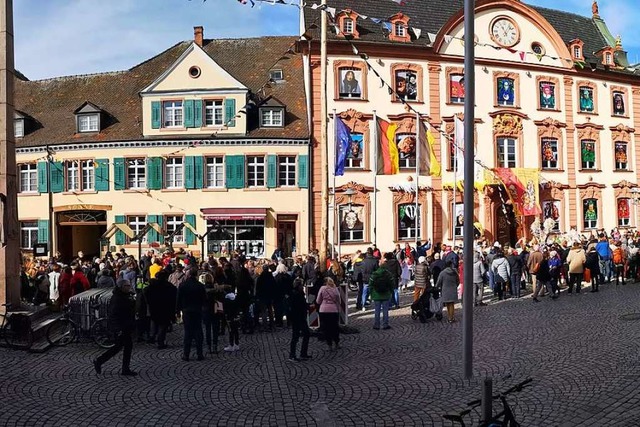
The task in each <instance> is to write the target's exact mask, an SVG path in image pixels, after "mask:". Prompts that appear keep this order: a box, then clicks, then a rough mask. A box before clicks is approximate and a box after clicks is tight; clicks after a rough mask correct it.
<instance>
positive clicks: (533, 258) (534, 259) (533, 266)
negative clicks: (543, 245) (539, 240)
mask: <svg viewBox="0 0 640 427" xmlns="http://www.w3.org/2000/svg"><path fill="white" fill-rule="evenodd" d="M541 261H542V252H540V245H534V246H533V251H532V252H531V253H530V254H529V259H528V260H527V269H528V270H529V273H530V274H531V284H532V287H533V292H534V293H535V294H536V296H537V295H538V293H540V296H541V297H542V296H544V291H543V290H538V279H537V276H536V274H537V273H538V268H540V262H541ZM536 290H538V293H536Z"/></svg>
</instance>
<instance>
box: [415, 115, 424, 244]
mask: <svg viewBox="0 0 640 427" xmlns="http://www.w3.org/2000/svg"><path fill="white" fill-rule="evenodd" d="M420 121H421V118H420V113H417V112H416V218H415V227H416V239H415V241H416V253H417V252H418V235H419V233H420V231H419V229H418V227H419V226H420V223H419V221H418V219H419V217H420V202H419V196H420V186H419V185H418V184H419V180H420V124H421V122H420ZM425 137H426V135H425Z"/></svg>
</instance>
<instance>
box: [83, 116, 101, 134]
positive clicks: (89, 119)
mask: <svg viewBox="0 0 640 427" xmlns="http://www.w3.org/2000/svg"><path fill="white" fill-rule="evenodd" d="M99 123H100V120H99V118H98V115H97V114H83V115H81V116H78V132H98V131H99V130H100V128H99Z"/></svg>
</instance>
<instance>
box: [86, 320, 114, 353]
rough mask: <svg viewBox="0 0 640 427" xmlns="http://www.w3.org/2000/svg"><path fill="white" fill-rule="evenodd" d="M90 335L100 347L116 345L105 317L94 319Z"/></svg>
mask: <svg viewBox="0 0 640 427" xmlns="http://www.w3.org/2000/svg"><path fill="white" fill-rule="evenodd" d="M91 337H92V338H93V341H94V342H95V343H96V344H98V346H99V347H102V348H111V347H113V346H114V345H116V343H115V337H114V335H113V333H112V332H111V331H110V330H109V326H108V324H107V319H98V320H96V323H94V324H93V326H91Z"/></svg>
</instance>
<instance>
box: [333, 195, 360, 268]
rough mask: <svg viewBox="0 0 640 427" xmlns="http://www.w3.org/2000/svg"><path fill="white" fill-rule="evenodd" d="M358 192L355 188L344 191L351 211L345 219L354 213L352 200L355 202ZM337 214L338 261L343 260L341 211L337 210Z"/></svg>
mask: <svg viewBox="0 0 640 427" xmlns="http://www.w3.org/2000/svg"><path fill="white" fill-rule="evenodd" d="M357 193H358V192H357V191H356V190H354V189H353V188H347V189H346V190H345V191H344V193H343V194H344V195H345V196H347V197H348V198H349V204H348V206H349V210H348V211H347V213H346V214H345V219H346V217H347V215H349V214H350V213H351V212H353V209H352V200H353V196H354V195H355V194H357ZM337 213H338V260H340V259H342V246H341V244H342V236H341V234H342V219H341V218H340V209H337Z"/></svg>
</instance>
